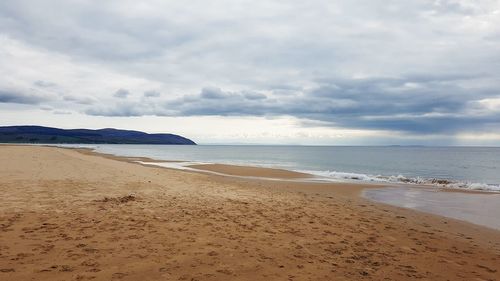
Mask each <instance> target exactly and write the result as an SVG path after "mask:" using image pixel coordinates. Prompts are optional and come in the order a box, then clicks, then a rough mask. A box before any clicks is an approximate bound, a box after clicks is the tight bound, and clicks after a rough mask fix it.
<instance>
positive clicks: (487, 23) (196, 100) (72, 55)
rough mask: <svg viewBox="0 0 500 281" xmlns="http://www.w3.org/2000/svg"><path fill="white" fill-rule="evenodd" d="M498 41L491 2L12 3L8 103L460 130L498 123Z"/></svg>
mask: <svg viewBox="0 0 500 281" xmlns="http://www.w3.org/2000/svg"><path fill="white" fill-rule="evenodd" d="M54 7H57V8H54ZM499 50H500V3H499V2H498V1H493V0H492V1H489V0H480V1H468V0H456V1H453V0H424V1H416V0H415V1H404V2H403V1H396V0H394V1H392V0H391V1H382V0H370V1H368V0H366V1H335V2H332V1H323V0H321V1H320V0H312V1H307V2H304V1H298V0H297V1H274V2H270V1H244V0H238V1H224V0H216V1H210V2H207V1H201V0H199V1H187V2H182V3H180V2H178V1H155V0H150V1H140V2H137V1H106V2H102V1H84V2H78V3H68V2H67V1H56V0H44V1H36V2H33V1H23V0H20V1H3V2H1V3H0V60H1V61H2V62H3V63H2V64H1V65H0V106H2V104H3V106H6V105H8V104H23V105H27V106H32V107H33V108H40V107H43V108H52V110H45V111H46V114H55V113H61V112H65V113H68V112H73V113H75V114H73V115H75V116H85V115H87V116H97V117H100V118H108V117H118V116H119V117H132V116H135V117H139V116H170V117H179V116H193V117H200V118H203V116H225V117H231V118H237V117H242V118H246V117H265V118H278V117H279V118H283V117H284V118H286V117H290V118H293V119H294V120H295V119H296V120H299V122H300V124H301V125H300V126H302V127H303V128H310V127H323V128H326V129H328V128H345V129H356V130H367V131H385V132H394V133H397V134H401V133H402V134H407V135H411V136H415V137H421V136H426V135H441V136H444V137H450V138H453V137H454V135H460V134H465V133H468V134H470V133H474V132H482V133H488V132H492V131H495V130H499V129H500V110H499V109H498V107H499V105H500V103H499V102H498V101H499V100H500V92H499V89H500V79H498V73H500V51H499ZM51 112H52V113H51ZM82 118H84V117H82ZM103 120H104V119H103ZM124 125H126V121H124Z"/></svg>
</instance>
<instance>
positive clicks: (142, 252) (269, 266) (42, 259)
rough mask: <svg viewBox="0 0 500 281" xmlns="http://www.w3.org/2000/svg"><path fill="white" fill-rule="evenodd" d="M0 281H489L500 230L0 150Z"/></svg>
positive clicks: (278, 189) (335, 193) (87, 160)
mask: <svg viewBox="0 0 500 281" xmlns="http://www.w3.org/2000/svg"><path fill="white" fill-rule="evenodd" d="M0 165H1V168H0V192H1V194H2V196H1V197H0V280H141V281H143V280H415V279H420V280H498V279H500V272H499V271H500V233H499V232H497V231H493V230H489V229H486V228H482V227H479V226H474V225H471V224H467V223H463V222H459V221H454V220H451V219H446V218H441V217H436V216H432V215H427V214H422V213H418V212H414V211H410V210H405V209H399V208H395V207H390V206H386V205H381V204H375V203H372V202H369V201H366V200H365V199H362V198H359V197H358V196H357V193H358V191H359V190H360V189H361V188H363V186H360V185H348V184H319V183H316V184H312V183H293V182H277V181H266V180H247V179H241V178H230V177H222V176H215V175H205V174H199V173H191V172H185V171H175V170H171V169H163V168H155V167H146V166H142V165H139V164H135V163H130V162H127V161H123V160H119V159H115V158H113V157H104V156H99V155H95V154H93V153H89V152H85V153H83V152H80V151H76V150H70V149H62V148H50V147H32V146H0Z"/></svg>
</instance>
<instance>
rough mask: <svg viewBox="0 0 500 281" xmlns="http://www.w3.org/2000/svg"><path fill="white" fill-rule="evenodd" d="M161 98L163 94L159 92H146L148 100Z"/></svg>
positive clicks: (145, 95)
mask: <svg viewBox="0 0 500 281" xmlns="http://www.w3.org/2000/svg"><path fill="white" fill-rule="evenodd" d="M159 96H161V93H160V92H157V91H146V92H144V97H146V98H157V97H159Z"/></svg>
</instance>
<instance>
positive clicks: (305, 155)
mask: <svg viewBox="0 0 500 281" xmlns="http://www.w3.org/2000/svg"><path fill="white" fill-rule="evenodd" d="M89 147H92V148H94V149H95V150H96V151H97V152H103V153H109V154H114V155H120V156H142V157H149V158H153V159H157V160H181V161H187V162H202V163H224V164H237V165H250V166H261V167H275V168H283V169H288V170H294V171H300V172H308V173H311V174H314V175H317V176H318V180H325V181H354V182H356V181H359V182H381V183H383V182H390V183H405V184H410V185H411V184H414V185H422V184H425V185H429V186H435V187H447V188H458V189H473V190H484V191H500V147H402V146H401V147H400V146H386V147H359V146H355V147H348V146H260V145H259V146H257V145H255V146H251V145H197V146H171V145H107V144H105V145H90V146H89Z"/></svg>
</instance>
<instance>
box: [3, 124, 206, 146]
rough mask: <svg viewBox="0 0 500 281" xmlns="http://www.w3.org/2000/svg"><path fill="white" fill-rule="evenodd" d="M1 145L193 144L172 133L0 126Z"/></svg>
mask: <svg viewBox="0 0 500 281" xmlns="http://www.w3.org/2000/svg"><path fill="white" fill-rule="evenodd" d="M0 143H109V144H187V145H195V144H196V143H195V142H194V141H192V140H190V139H187V138H184V137H181V136H178V135H173V134H147V133H144V132H139V131H128V130H118V129H100V130H88V129H71V130H65V129H58V128H50V127H41V126H8V127H1V126H0Z"/></svg>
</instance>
